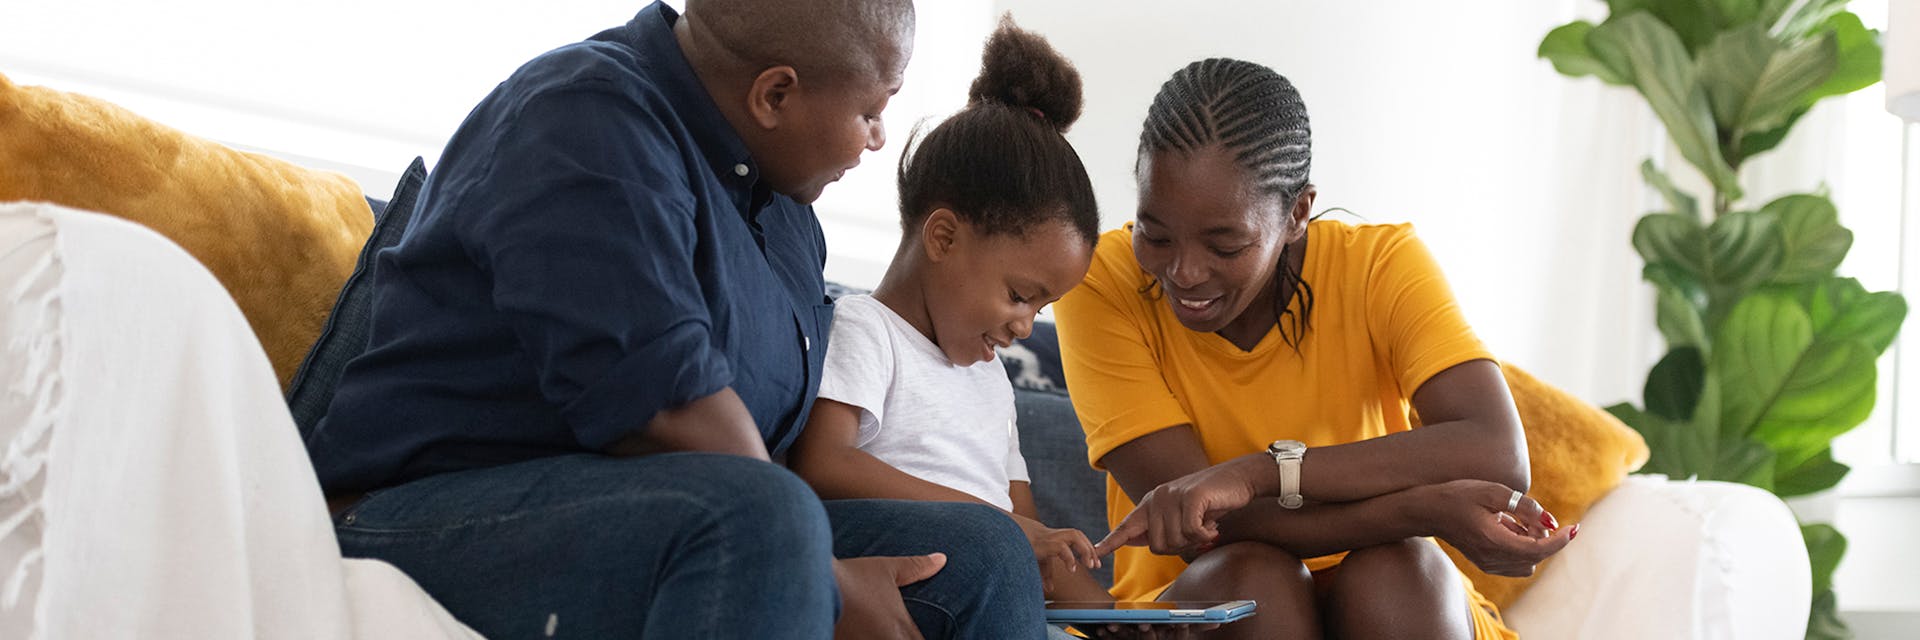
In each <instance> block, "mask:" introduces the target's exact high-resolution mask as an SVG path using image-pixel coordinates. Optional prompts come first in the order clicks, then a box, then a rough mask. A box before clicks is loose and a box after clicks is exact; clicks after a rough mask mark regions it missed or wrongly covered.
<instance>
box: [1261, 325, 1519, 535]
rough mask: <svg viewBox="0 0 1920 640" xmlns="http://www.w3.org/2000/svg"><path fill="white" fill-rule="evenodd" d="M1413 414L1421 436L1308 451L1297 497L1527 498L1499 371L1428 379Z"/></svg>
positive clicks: (1514, 422) (1480, 365)
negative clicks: (1475, 487)
mask: <svg viewBox="0 0 1920 640" xmlns="http://www.w3.org/2000/svg"><path fill="white" fill-rule="evenodd" d="M1413 407H1414V410H1415V411H1418V412H1419V414H1420V418H1421V420H1422V422H1424V426H1422V427H1421V428H1418V429H1414V430H1412V431H1407V432H1403V433H1396V434H1392V435H1389V436H1386V437H1383V438H1373V439H1369V440H1361V441H1359V442H1352V443H1348V444H1342V445H1336V446H1331V447H1316V448H1313V449H1309V450H1308V451H1307V458H1306V460H1305V461H1303V462H1302V464H1301V465H1300V474H1301V477H1300V487H1301V493H1302V494H1303V495H1306V496H1307V497H1308V498H1310V499H1313V500H1319V501H1322V502H1346V501H1352V500H1362V499H1366V498H1371V497H1374V496H1380V495H1386V494H1389V493H1393V492H1395V491H1400V490H1403V489H1408V488H1412V487H1417V486H1424V485H1435V484H1440V483H1443V482H1448V481H1452V480H1462V479H1473V480H1485V481H1488V482H1496V483H1499V484H1503V485H1506V486H1508V487H1511V488H1513V489H1515V490H1517V491H1521V492H1525V491H1526V490H1527V488H1528V485H1529V484H1530V475H1531V474H1530V473H1529V472H1528V470H1527V443H1526V435H1525V434H1524V433H1523V432H1522V431H1521V428H1520V414H1519V413H1518V412H1517V411H1516V410H1515V409H1514V407H1513V396H1512V394H1511V393H1510V392H1509V391H1508V390H1507V379H1506V377H1504V376H1502V375H1500V366H1499V365H1496V364H1494V363H1493V362H1492V361H1488V360H1473V361H1469V362H1463V363H1460V364H1457V365H1454V366H1452V367H1450V368H1448V369H1447V370H1445V371H1442V372H1440V373H1438V374H1435V375H1434V376H1433V377H1432V378H1429V379H1428V380H1427V382H1426V383H1425V384H1422V385H1420V388H1419V389H1417V390H1415V391H1414V393H1413ZM1268 463H1269V464H1271V461H1269V462H1268ZM1271 478H1272V480H1273V485H1272V487H1271V488H1270V489H1269V490H1270V491H1271V493H1264V494H1263V495H1272V494H1273V493H1277V492H1278V491H1279V477H1278V475H1277V474H1275V475H1272V476H1271Z"/></svg>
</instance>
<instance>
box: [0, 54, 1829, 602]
mask: <svg viewBox="0 0 1920 640" xmlns="http://www.w3.org/2000/svg"><path fill="white" fill-rule="evenodd" d="M23 114H24V115H23ZM129 122H132V123H138V124H139V126H137V127H136V126H129V125H128V123H129ZM36 141H37V143H36ZM163 152H164V153H163ZM116 157H139V158H142V160H141V161H142V162H146V163H148V164H151V165H153V166H152V167H148V168H149V169H153V170H152V171H148V172H147V173H148V174H151V175H148V176H147V178H146V179H147V180H148V182H145V183H141V184H140V185H137V186H133V187H128V186H124V185H121V184H120V183H118V182H114V181H110V180H106V179H104V177H103V178H102V179H99V180H90V178H92V177H94V176H95V175H96V173H93V172H99V173H98V174H97V175H100V176H108V175H110V174H113V172H114V171H115V166H114V165H115V163H116V162H117V161H116V160H114V158H116ZM0 166H6V167H8V171H7V172H0V173H5V174H9V175H10V176H11V177H9V175H0V202H7V201H13V200H37V201H47V202H54V203H61V204H66V205H68V206H75V207H80V208H86V209H91V210H95V211H100V212H102V213H105V214H108V215H112V216H116V217H120V218H123V219H125V220H129V221H133V222H136V223H139V224H142V225H145V226H147V227H149V228H151V229H153V230H154V231H156V232H158V234H159V235H161V236H164V237H165V238H167V239H168V240H170V241H172V242H174V243H178V244H179V246H180V247H181V248H182V249H184V250H185V251H186V253H187V254H189V255H191V256H192V257H193V258H194V259H196V260H198V261H200V262H201V263H204V264H206V265H207V266H208V268H209V270H210V272H211V274H212V276H213V277H214V278H216V279H217V280H218V281H219V282H220V284H221V285H223V286H224V287H225V288H226V290H227V291H228V293H229V294H230V295H231V298H232V301H233V302H235V303H237V305H238V310H239V311H240V312H241V313H242V314H244V317H245V319H246V320H247V322H248V323H249V324H248V325H243V326H247V327H250V331H252V332H253V333H254V334H256V335H258V336H260V341H261V345H262V348H263V349H264V352H265V353H266V354H267V358H266V359H267V360H268V361H270V362H271V364H272V373H273V376H274V378H275V379H276V380H277V381H278V382H279V383H280V385H281V388H282V389H283V390H284V392H285V394H286V400H287V406H288V415H289V417H290V418H291V421H290V422H291V424H292V425H293V426H292V427H291V428H293V429H297V430H299V431H305V430H306V429H307V428H309V427H311V425H312V424H313V422H315V421H317V419H318V417H319V416H320V414H321V413H322V412H324V410H325V407H326V404H327V401H328V400H329V399H330V398H331V395H332V388H333V385H334V384H335V383H336V382H337V381H338V376H339V372H340V370H341V368H342V367H343V366H344V364H345V362H346V361H347V360H349V359H351V358H352V357H353V356H354V355H355V354H357V353H358V352H359V350H361V349H364V348H365V346H366V324H367V316H368V315H369V314H370V305H369V304H368V302H369V299H370V293H369V291H368V287H367V286H366V282H367V280H369V279H370V278H368V277H367V274H366V270H367V268H368V265H369V264H370V261H369V259H368V258H369V257H370V256H371V254H372V252H373V251H376V250H378V249H379V248H381V247H384V246H387V245H389V244H391V243H393V242H394V241H396V240H397V239H398V238H399V237H400V235H401V234H402V233H404V230H405V227H406V224H407V223H408V222H409V220H410V215H411V214H412V211H413V204H414V195H415V193H417V191H418V189H419V186H420V184H421V182H422V181H423V180H424V177H425V174H426V167H425V166H424V164H423V163H421V162H420V161H418V160H416V161H415V163H414V165H413V166H411V167H409V169H408V170H407V171H406V172H405V173H404V174H403V177H402V180H401V183H400V184H399V185H398V186H397V187H396V188H395V189H394V190H393V191H392V192H391V195H387V192H385V191H384V190H380V191H376V193H378V194H379V195H380V196H382V197H367V196H364V194H362V193H360V191H359V190H358V189H352V188H350V185H351V183H350V182H348V183H347V184H348V185H349V187H348V188H343V187H342V186H341V183H340V181H341V180H344V179H343V178H340V177H339V176H336V175H333V174H325V173H322V172H311V171H307V170H304V169H302V168H300V167H296V166H292V165H290V164H287V163H284V162H280V161H277V160H272V159H269V158H264V157H260V156H255V155H253V154H243V153H240V152H237V151H233V150H230V149H225V148H223V147H219V146H218V145H212V144H210V143H205V142H204V141H199V140H195V139H193V138H192V137H191V136H187V135H186V134H182V133H180V132H177V131H172V130H170V129H166V128H165V127H161V126H158V125H153V124H151V123H147V122H146V121H144V120H142V119H140V118H139V117H138V116H137V115H134V114H131V113H127V112H125V111H124V110H119V109H117V108H115V107H113V106H112V105H106V104H104V103H99V102H98V101H93V100H91V99H87V98H85V97H84V96H73V95H70V94H61V93H59V92H54V91H50V90H45V89H41V88H36V87H16V86H14V85H11V84H9V83H8V82H7V81H6V79H5V78H4V76H0ZM208 166H215V167H218V168H217V169H207V167H208ZM49 167H51V168H55V169H57V171H56V170H54V169H48V170H46V171H43V172H41V174H38V175H37V174H36V170H37V169H40V168H49ZM262 176H265V177H262ZM225 185H233V186H244V187H245V188H244V189H239V190H237V191H244V192H246V193H255V192H258V193H260V194H265V195H261V196H259V197H250V198H246V199H242V200H239V201H236V199H235V198H231V197H229V198H227V199H225V200H224V201H223V200H222V199H220V198H212V197H208V196H207V195H206V194H208V193H212V192H218V191H219V190H220V189H221V188H222V187H223V186H225ZM123 191H124V193H122V192H123ZM170 194H171V195H170ZM182 194H184V195H182ZM182 201H185V202H186V203H185V204H182ZM831 242H832V239H831V238H829V244H830V245H831ZM259 243H268V246H256V245H257V244H259ZM316 265H318V267H316ZM320 267H323V268H320ZM283 273H284V274H291V275H286V276H285V277H281V274H283ZM316 274H317V275H316ZM295 276H297V277H295ZM263 289H272V290H271V291H263ZM846 291H847V289H844V288H836V290H835V291H833V292H832V293H836V294H839V293H845V292H846ZM0 302H4V300H0ZM13 329H15V330H18V328H17V327H14V328H13ZM1000 356H1001V357H1002V358H1003V359H1004V360H1005V362H1006V363H1007V370H1008V375H1009V379H1010V382H1011V383H1012V384H1013V385H1014V387H1015V399H1016V404H1017V410H1018V421H1019V432H1020V439H1021V449H1022V453H1023V455H1024V456H1025V458H1026V460H1027V463H1028V466H1029V471H1030V473H1031V476H1032V479H1033V488H1034V496H1035V501H1036V503H1037V504H1038V507H1039V510H1040V514H1041V516H1042V518H1043V519H1044V520H1046V521H1047V522H1048V523H1050V524H1052V525H1053V526H1071V527H1074V528H1077V529H1080V530H1082V531H1084V532H1085V533H1086V534H1087V536H1088V537H1089V538H1091V539H1095V540H1097V539H1099V538H1100V537H1102V536H1103V535H1104V534H1105V533H1106V530H1107V517H1106V515H1107V514H1106V513H1105V507H1104V505H1105V500H1104V491H1105V477H1104V474H1103V473H1101V472H1099V471H1096V470H1095V469H1093V468H1092V467H1091V466H1090V465H1089V463H1088V460H1087V453H1086V446H1085V442H1084V439H1083V433H1082V431H1081V429H1080V425H1079V422H1078V420H1077V419H1076V418H1075V415H1074V412H1073V407H1072V402H1071V399H1070V397H1069V395H1068V390H1067V388H1066V386H1065V384H1064V382H1063V380H1062V376H1061V374H1060V366H1059V345H1058V341H1057V337H1056V333H1055V331H1054V328H1053V327H1052V325H1051V324H1050V323H1046V322H1041V323H1037V324H1036V326H1035V329H1034V332H1033V335H1032V336H1030V337H1029V338H1027V339H1025V340H1021V341H1019V342H1018V343H1016V344H1015V345H1013V346H1011V347H1008V348H1006V349H1003V350H1002V351H1001V353H1000ZM14 364H15V363H12V362H8V363H0V365H3V366H13V365H14ZM1505 370H1506V373H1507V375H1508V377H1509V382H1510V384H1511V385H1512V386H1513V390H1514V396H1515V399H1516V403H1517V404H1518V405H1519V407H1520V409H1521V416H1522V420H1523V422H1524V423H1525V424H1526V428H1527V432H1528V438H1529V450H1530V453H1531V454H1532V459H1533V472H1534V473H1533V477H1534V481H1535V486H1534V487H1533V488H1532V491H1531V492H1530V493H1531V494H1532V495H1534V496H1535V497H1536V498H1537V499H1539V500H1540V501H1541V502H1542V504H1543V505H1545V506H1547V507H1548V508H1549V509H1550V510H1552V511H1553V512H1554V513H1555V514H1556V515H1558V516H1560V521H1561V524H1562V525H1563V526H1566V525H1571V524H1573V523H1575V522H1579V523H1581V524H1582V527H1581V536H1580V538H1579V539H1578V540H1577V541H1575V542H1574V543H1573V544H1571V545H1569V546H1568V547H1567V549H1566V550H1565V551H1563V552H1562V553H1561V554H1559V555H1558V556H1556V557H1555V558H1553V559H1552V560H1551V561H1550V562H1549V563H1547V564H1544V565H1542V568H1541V571H1540V572H1539V573H1538V574H1537V575H1536V576H1535V577H1533V578H1531V579H1526V580H1514V579H1500V578H1492V577H1488V576H1485V575H1484V574H1478V573H1477V572H1474V571H1472V570H1471V567H1470V565H1468V564H1466V563H1464V562H1462V566H1463V568H1464V569H1467V570H1468V571H1469V575H1471V576H1473V577H1474V579H1475V584H1476V586H1477V587H1479V588H1480V589H1481V591H1482V592H1483V593H1487V594H1488V595H1489V597H1491V598H1493V599H1494V600H1495V601H1496V602H1498V603H1500V604H1502V606H1503V613H1504V618H1505V620H1506V622H1507V623H1508V624H1509V625H1510V626H1511V627H1513V628H1514V629H1515V630H1517V631H1519V632H1520V633H1521V634H1522V635H1523V636H1539V637H1570V638H1799V637H1801V636H1802V635H1803V629H1804V628H1805V624H1806V620H1807V611H1808V600H1809V593H1810V590H1811V579H1810V572H1809V570H1808V562H1807V555H1806V552H1805V549H1804V547H1803V546H1802V543H1801V540H1800V534H1799V529H1798V524H1797V522H1796V521H1795V519H1794V517H1793V515H1792V514H1791V513H1790V512H1789V511H1788V509H1787V508H1786V506H1785V505H1784V504H1783V503H1781V502H1780V501H1779V500H1778V499H1777V498H1775V497H1774V496H1772V495H1771V494H1768V493H1766V492H1764V491H1761V490H1759V489H1754V488H1751V487H1746V486H1743V485H1732V484H1724V483H1716V482H1697V481H1692V480H1689V479H1670V478H1663V477H1657V476H1637V475H1636V476H1628V475H1627V474H1628V472H1630V471H1632V470H1633V469H1634V468H1636V467H1637V466H1638V465H1639V464H1640V463H1641V462H1644V460H1645V455H1646V451H1645V448H1644V444H1643V443H1641V442H1640V441H1639V438H1638V436H1637V435H1635V434H1633V433H1632V432H1631V431H1630V430H1627V429H1626V427H1624V425H1620V424H1619V423H1618V422H1617V421H1614V420H1613V419H1612V418H1611V417H1610V416H1607V415H1606V414H1605V413H1604V412H1601V411H1599V410H1598V409H1597V408H1594V407H1592V406H1591V405H1589V404H1587V403H1584V402H1581V401H1579V400H1578V399H1575V398H1572V397H1571V396H1569V395H1567V394H1565V393H1564V392H1561V391H1559V390H1558V389H1555V388H1553V387H1552V386H1551V385H1549V384H1547V383H1545V382H1542V381H1539V380H1536V379H1534V378H1533V377H1532V376H1530V375H1528V374H1527V373H1526V372H1524V371H1523V370H1520V369H1518V368H1515V367H1512V366H1507V367H1506V368H1505ZM88 401H91V402H108V403H111V402H114V401H115V398H113V397H112V396H110V395H106V396H100V397H94V398H89V399H88ZM5 408H6V407H5V406H4V405H0V415H4V411H3V410H4V409H5ZM276 428H279V427H276ZM287 435H290V436H294V437H297V434H287ZM284 473H286V474H302V477H305V478H311V477H312V475H313V472H312V469H311V468H308V467H305V466H304V464H297V465H290V468H286V469H285V470H284ZM0 480H5V477H4V470H0ZM9 535H11V534H9ZM334 552H335V553H337V549H335V551H334ZM1456 562H1461V561H1460V560H1459V559H1458V556H1457V555H1456ZM0 569H4V567H0ZM1097 575H1099V576H1100V577H1101V578H1102V579H1103V580H1107V579H1110V575H1109V574H1108V572H1107V571H1106V570H1102V571H1099V572H1098V573H1097ZM80 595H81V596H82V597H84V595H85V594H80ZM0 628H3V627H0Z"/></svg>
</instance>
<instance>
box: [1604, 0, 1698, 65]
mask: <svg viewBox="0 0 1920 640" xmlns="http://www.w3.org/2000/svg"><path fill="white" fill-rule="evenodd" d="M1646 8H1647V11H1649V12H1651V13H1652V14H1653V16H1654V17H1656V18H1658V19H1659V20H1660V23H1661V24H1662V25H1664V26H1666V27H1668V28H1669V29H1672V30H1673V32H1674V34H1675V35H1676V36H1678V37H1679V40H1680V43H1681V44H1682V45H1684V46H1685V47H1686V51H1687V53H1688V54H1689V55H1691V54H1692V53H1694V52H1696V51H1699V50H1700V48H1701V47H1704V46H1706V44H1707V42H1709V41H1711V40H1713V35H1714V34H1716V33H1719V32H1720V28H1721V25H1719V24H1716V23H1717V22H1719V21H1718V20H1717V19H1716V16H1714V15H1713V12H1712V9H1713V6H1712V4H1711V3H1710V2H1709V1H1708V0H1660V1H1657V2H1648V3H1646ZM1614 15H1616V16H1617V15H1619V14H1618V13H1616V14H1614Z"/></svg>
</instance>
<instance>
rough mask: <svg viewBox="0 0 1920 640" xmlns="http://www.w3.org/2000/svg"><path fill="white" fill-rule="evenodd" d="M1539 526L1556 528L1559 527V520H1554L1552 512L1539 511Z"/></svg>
mask: <svg viewBox="0 0 1920 640" xmlns="http://www.w3.org/2000/svg"><path fill="white" fill-rule="evenodd" d="M1540 526H1542V527H1546V528H1548V529H1558V528H1560V521H1558V520H1554V519H1553V514H1551V513H1547V512H1545V511H1542V512H1540Z"/></svg>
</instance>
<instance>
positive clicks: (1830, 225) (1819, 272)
mask: <svg viewBox="0 0 1920 640" xmlns="http://www.w3.org/2000/svg"><path fill="white" fill-rule="evenodd" d="M1760 211H1761V212H1762V213H1766V214H1770V215H1772V216H1773V217H1774V219H1775V221H1776V223H1777V224H1778V225H1779V228H1780V241H1781V244H1782V246H1783V249H1784V250H1785V251H1784V253H1785V255H1784V256H1783V257H1782V258H1781V261H1780V269H1779V270H1778V271H1775V272H1774V274H1773V281H1774V282H1810V281H1813V280H1816V279H1819V278H1824V277H1827V276H1830V275H1832V274H1833V270H1834V269H1837V268H1839V267H1840V261H1841V260H1844V259H1846V257H1847V250H1848V249H1850V248H1852V247H1853V232H1852V231H1848V230H1847V228H1846V227H1843V226H1840V213H1839V211H1837V210H1835V209H1834V207H1833V201H1832V200H1828V199H1826V198H1823V197H1819V196H1809V195H1790V196H1786V197H1784V198H1780V199H1778V200H1774V201H1773V202H1769V203H1767V206H1765V207H1762V208H1761V209H1760Z"/></svg>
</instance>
